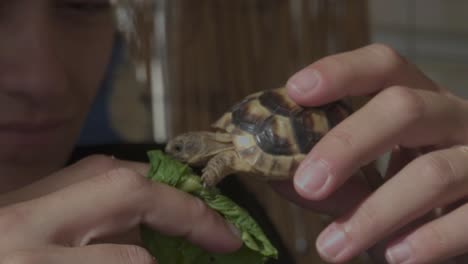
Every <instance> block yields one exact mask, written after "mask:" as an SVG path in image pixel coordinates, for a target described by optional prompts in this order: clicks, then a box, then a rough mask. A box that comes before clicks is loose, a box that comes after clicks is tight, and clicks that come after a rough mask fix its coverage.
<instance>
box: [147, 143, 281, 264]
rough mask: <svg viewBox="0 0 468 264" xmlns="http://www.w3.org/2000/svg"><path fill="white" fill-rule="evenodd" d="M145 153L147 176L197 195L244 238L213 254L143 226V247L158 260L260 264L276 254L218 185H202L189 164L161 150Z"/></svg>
mask: <svg viewBox="0 0 468 264" xmlns="http://www.w3.org/2000/svg"><path fill="white" fill-rule="evenodd" d="M148 156H149V158H150V164H151V168H150V171H149V173H148V178H149V179H151V180H153V181H157V182H160V183H164V184H167V185H170V186H172V187H175V188H178V189H179V190H182V191H185V192H188V193H190V194H192V195H195V196H197V197H199V198H200V199H202V200H203V201H204V202H205V203H206V204H207V205H208V206H209V207H211V208H213V209H214V210H216V211H217V212H219V213H220V214H221V215H222V216H224V217H225V218H226V220H227V221H228V222H230V223H232V224H233V225H234V226H235V227H236V228H237V229H238V230H239V231H240V232H241V237H242V240H243V241H244V245H243V246H242V248H241V249H239V250H238V251H236V252H234V253H231V254H213V253H210V252H207V251H205V250H203V249H201V248H199V247H198V246H196V245H193V244H191V243H190V242H188V241H185V240H183V239H182V238H177V237H168V236H165V235H162V234H159V233H157V232H155V231H152V230H151V229H149V228H148V227H146V226H142V228H141V234H142V239H143V242H144V244H145V247H146V248H147V249H148V250H149V251H150V252H151V254H153V255H154V256H155V257H156V258H157V260H158V263H159V264H189V263H213V264H218V263H223V264H231V263H242V264H261V263H265V262H266V260H268V259H269V258H277V257H278V252H277V250H276V248H275V247H274V246H273V245H272V244H271V243H270V241H269V240H268V238H267V237H266V236H265V234H264V232H263V231H262V229H261V228H260V226H259V225H258V224H257V223H256V222H255V220H254V219H253V218H252V217H251V216H250V215H249V214H248V212H247V211H246V210H244V209H243V208H241V207H240V206H238V205H237V204H236V203H234V202H233V201H232V200H231V199H229V198H228V197H226V196H224V195H222V194H221V193H220V191H219V190H218V189H217V188H204V187H203V184H202V182H201V179H200V177H199V176H197V175H196V174H194V172H193V171H192V169H191V168H190V167H189V166H187V165H184V164H182V163H180V162H178V161H176V160H174V159H172V158H170V157H168V156H166V155H164V154H163V152H162V151H159V150H155V151H150V152H149V153H148Z"/></svg>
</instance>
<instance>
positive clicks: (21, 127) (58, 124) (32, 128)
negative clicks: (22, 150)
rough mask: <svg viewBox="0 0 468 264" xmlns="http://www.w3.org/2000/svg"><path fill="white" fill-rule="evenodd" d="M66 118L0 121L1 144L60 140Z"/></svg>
mask: <svg viewBox="0 0 468 264" xmlns="http://www.w3.org/2000/svg"><path fill="white" fill-rule="evenodd" d="M66 123H67V121H66V119H49V120H42V121H40V122H25V121H10V122H7V123H0V144H2V145H4V144H7V145H11V144H12V145H48V144H52V143H53V142H57V140H59V138H58V137H60V134H61V133H63V128H64V127H65V125H66Z"/></svg>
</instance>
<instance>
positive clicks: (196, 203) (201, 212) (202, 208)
mask: <svg viewBox="0 0 468 264" xmlns="http://www.w3.org/2000/svg"><path fill="white" fill-rule="evenodd" d="M188 199H192V201H193V202H192V203H193V206H190V214H191V216H192V219H205V218H204V217H205V216H206V215H208V214H209V213H210V210H209V209H208V206H206V204H205V203H204V202H203V201H202V200H200V199H198V198H192V197H188Z"/></svg>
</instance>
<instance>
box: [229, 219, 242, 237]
mask: <svg viewBox="0 0 468 264" xmlns="http://www.w3.org/2000/svg"><path fill="white" fill-rule="evenodd" d="M228 227H229V230H231V232H232V233H233V234H234V236H236V237H238V238H241V232H240V231H239V229H237V227H236V226H235V225H233V224H232V223H229V222H228Z"/></svg>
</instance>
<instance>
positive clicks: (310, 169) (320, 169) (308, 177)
mask: <svg viewBox="0 0 468 264" xmlns="http://www.w3.org/2000/svg"><path fill="white" fill-rule="evenodd" d="M328 178H329V168H328V165H327V164H326V163H325V162H324V161H322V160H315V161H311V162H309V163H308V164H307V165H306V166H305V167H304V168H302V169H301V170H300V171H299V173H298V175H297V176H296V177H295V178H294V181H295V184H296V186H297V187H298V188H299V189H301V190H302V192H303V194H306V195H308V194H309V195H314V194H316V193H318V192H319V191H320V190H321V189H322V188H323V187H324V186H325V184H326V183H327V180H328Z"/></svg>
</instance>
